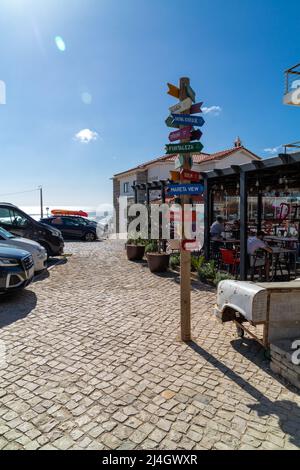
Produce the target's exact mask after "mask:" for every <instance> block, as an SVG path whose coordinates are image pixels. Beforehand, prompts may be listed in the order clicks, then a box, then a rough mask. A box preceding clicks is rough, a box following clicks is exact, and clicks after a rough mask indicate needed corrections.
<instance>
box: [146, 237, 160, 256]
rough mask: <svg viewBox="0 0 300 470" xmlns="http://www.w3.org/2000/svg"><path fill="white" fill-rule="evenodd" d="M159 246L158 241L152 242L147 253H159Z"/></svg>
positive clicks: (147, 245) (147, 248) (148, 245)
mask: <svg viewBox="0 0 300 470" xmlns="http://www.w3.org/2000/svg"><path fill="white" fill-rule="evenodd" d="M159 251H160V249H159V245H158V241H157V240H150V241H149V242H148V243H147V244H146V248H145V253H159Z"/></svg>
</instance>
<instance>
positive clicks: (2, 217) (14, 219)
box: [0, 202, 64, 256]
mask: <svg viewBox="0 0 300 470" xmlns="http://www.w3.org/2000/svg"><path fill="white" fill-rule="evenodd" d="M0 227H2V228H4V229H5V230H7V231H8V232H11V233H12V234H13V235H16V236H20V237H24V238H29V239H31V240H34V241H36V242H38V243H39V244H40V245H42V246H43V247H44V248H45V249H46V251H47V255H48V256H59V255H62V254H63V251H64V240H63V237H62V234H61V232H60V231H59V230H57V229H56V228H54V227H49V226H48V225H46V224H43V223H41V222H38V221H36V220H34V219H33V218H32V217H30V216H29V215H28V214H25V212H23V211H22V210H21V209H19V208H18V207H16V206H14V205H13V204H9V203H6V202H1V203H0Z"/></svg>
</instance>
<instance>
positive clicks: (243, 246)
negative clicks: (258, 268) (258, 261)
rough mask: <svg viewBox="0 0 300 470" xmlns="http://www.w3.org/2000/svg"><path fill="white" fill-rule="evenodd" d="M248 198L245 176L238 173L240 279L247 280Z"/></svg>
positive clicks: (242, 172) (243, 173)
mask: <svg viewBox="0 0 300 470" xmlns="http://www.w3.org/2000/svg"><path fill="white" fill-rule="evenodd" d="M247 238H248V197H247V174H246V173H245V172H244V171H241V173H240V279H241V281H246V280H247V274H248V273H247V271H248V270H247V267H248V263H247V261H248V260H247V258H248V254H247Z"/></svg>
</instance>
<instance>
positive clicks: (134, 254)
mask: <svg viewBox="0 0 300 470" xmlns="http://www.w3.org/2000/svg"><path fill="white" fill-rule="evenodd" d="M126 251H127V258H128V259H129V261H139V260H141V259H143V257H144V254H145V246H144V245H126Z"/></svg>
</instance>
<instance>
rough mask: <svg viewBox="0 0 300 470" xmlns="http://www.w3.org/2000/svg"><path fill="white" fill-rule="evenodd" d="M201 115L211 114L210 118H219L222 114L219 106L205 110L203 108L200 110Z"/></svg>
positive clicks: (205, 108)
mask: <svg viewBox="0 0 300 470" xmlns="http://www.w3.org/2000/svg"><path fill="white" fill-rule="evenodd" d="M202 111H203V114H211V115H212V116H219V115H220V114H221V112H222V108H221V106H210V107H209V108H207V107H206V106H204V107H203V108H202Z"/></svg>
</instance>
